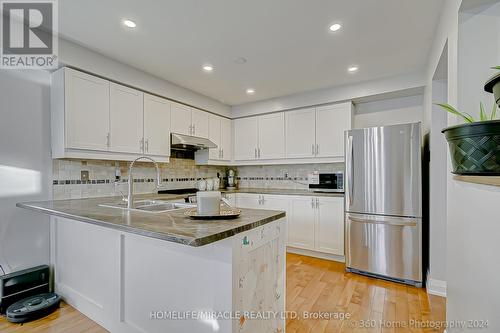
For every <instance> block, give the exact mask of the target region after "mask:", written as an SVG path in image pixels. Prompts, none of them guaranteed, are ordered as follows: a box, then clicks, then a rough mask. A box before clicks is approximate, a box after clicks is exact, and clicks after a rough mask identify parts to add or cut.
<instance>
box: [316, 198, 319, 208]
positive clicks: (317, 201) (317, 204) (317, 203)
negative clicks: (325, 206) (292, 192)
mask: <svg viewBox="0 0 500 333" xmlns="http://www.w3.org/2000/svg"><path fill="white" fill-rule="evenodd" d="M316 209H319V199H318V198H316Z"/></svg>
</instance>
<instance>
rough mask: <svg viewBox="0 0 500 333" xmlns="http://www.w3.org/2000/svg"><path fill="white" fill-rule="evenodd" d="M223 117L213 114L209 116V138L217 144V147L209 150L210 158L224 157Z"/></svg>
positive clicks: (218, 158)
mask: <svg viewBox="0 0 500 333" xmlns="http://www.w3.org/2000/svg"><path fill="white" fill-rule="evenodd" d="M221 119H222V117H218V116H216V115H213V114H211V115H209V117H208V139H209V140H210V141H212V142H213V143H215V144H216V145H217V148H211V149H210V150H209V153H208V154H209V157H208V158H209V159H210V160H220V159H222V144H221V143H222V138H221Z"/></svg>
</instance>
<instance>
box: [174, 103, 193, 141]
mask: <svg viewBox="0 0 500 333" xmlns="http://www.w3.org/2000/svg"><path fill="white" fill-rule="evenodd" d="M170 121H171V122H170V127H171V130H172V133H178V134H184V135H192V134H191V133H192V124H191V108H190V107H189V106H186V105H183V104H179V103H175V102H172V104H171V115H170Z"/></svg>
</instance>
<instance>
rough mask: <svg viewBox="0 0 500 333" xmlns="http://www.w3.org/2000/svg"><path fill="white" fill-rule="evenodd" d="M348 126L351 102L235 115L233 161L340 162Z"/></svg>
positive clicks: (278, 162)
mask: <svg viewBox="0 0 500 333" xmlns="http://www.w3.org/2000/svg"><path fill="white" fill-rule="evenodd" d="M351 127H352V104H351V102H346V103H339V104H334V105H327V106H322V107H316V108H313V107H311V108H304V109H300V110H294V111H286V112H277V113H271V114H267V115H262V116H255V117H248V118H240V119H236V120H234V144H235V145H234V159H235V161H236V164H244V163H245V164H246V163H251V164H264V163H266V164H283V163H299V162H300V163H314V162H317V163H326V162H342V161H343V160H344V132H345V131H346V130H349V129H351ZM243 161H244V162H243Z"/></svg>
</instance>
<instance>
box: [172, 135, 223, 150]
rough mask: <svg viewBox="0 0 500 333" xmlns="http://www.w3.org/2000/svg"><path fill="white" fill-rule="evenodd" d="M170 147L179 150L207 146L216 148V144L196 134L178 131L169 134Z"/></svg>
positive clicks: (205, 147) (198, 148)
mask: <svg viewBox="0 0 500 333" xmlns="http://www.w3.org/2000/svg"><path fill="white" fill-rule="evenodd" d="M171 135H172V137H171V147H172V149H179V150H200V149H208V148H217V145H216V144H215V143H213V142H212V141H210V140H208V139H205V138H199V137H197V136H190V135H184V134H178V133H172V134H171Z"/></svg>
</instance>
